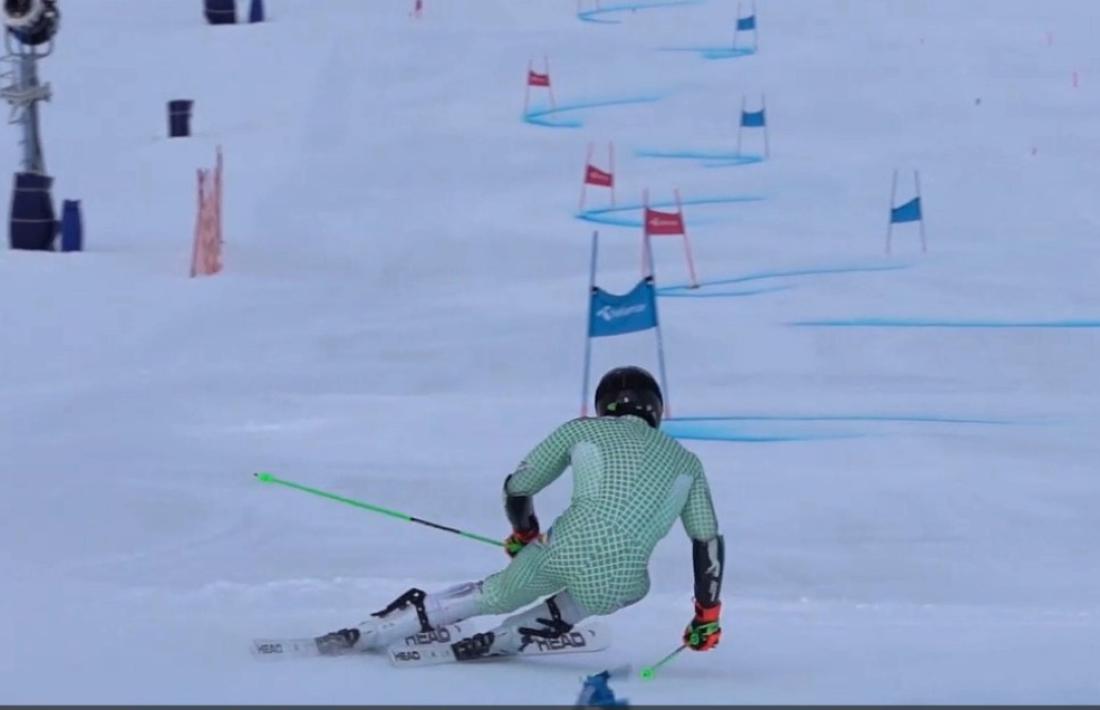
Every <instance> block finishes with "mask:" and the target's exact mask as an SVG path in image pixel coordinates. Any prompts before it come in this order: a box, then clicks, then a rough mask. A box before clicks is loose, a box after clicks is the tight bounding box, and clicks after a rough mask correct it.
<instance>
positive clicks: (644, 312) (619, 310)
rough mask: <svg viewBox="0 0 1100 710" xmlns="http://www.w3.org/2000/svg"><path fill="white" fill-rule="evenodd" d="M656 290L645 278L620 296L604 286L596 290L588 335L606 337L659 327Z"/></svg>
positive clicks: (591, 307)
mask: <svg viewBox="0 0 1100 710" xmlns="http://www.w3.org/2000/svg"><path fill="white" fill-rule="evenodd" d="M656 301H657V295H656V289H655V288H654V286H653V281H652V280H651V279H643V280H642V281H639V282H638V285H637V286H635V287H634V288H632V289H631V290H630V291H629V292H628V293H625V294H622V295H617V294H613V293H608V292H607V291H604V290H603V289H601V288H598V287H597V288H594V289H593V290H592V300H591V305H590V307H589V315H588V335H589V337H591V338H603V337H608V336H612V335H625V334H627V333H637V332H639V331H642V330H649V329H650V328H656V327H657V308H656Z"/></svg>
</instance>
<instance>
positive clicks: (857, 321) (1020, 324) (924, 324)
mask: <svg viewBox="0 0 1100 710" xmlns="http://www.w3.org/2000/svg"><path fill="white" fill-rule="evenodd" d="M787 325H792V326H802V327H822V328H1001V329H1012V328H1019V329H1025V328H1048V329H1055V328H1071V329H1072V328H1100V320H1047V321H1041V320H1033V321H1026V320H1022V321H1006V320H934V319H930V318H929V319H925V318H844V319H827V320H805V321H794V322H792V323H788V324H787Z"/></svg>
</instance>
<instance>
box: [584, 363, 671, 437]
mask: <svg viewBox="0 0 1100 710" xmlns="http://www.w3.org/2000/svg"><path fill="white" fill-rule="evenodd" d="M664 405H665V403H664V399H663V398H662V397H661V387H660V386H659V385H658V384H657V380H655V379H653V375H651V374H649V373H648V372H646V371H645V370H643V369H642V368H640V367H634V366H629V367H616V368H615V369H614V370H611V371H610V372H608V373H607V374H606V375H604V376H603V377H601V378H600V384H599V385H598V386H597V387H596V414H597V415H598V416H601V417H621V416H624V415H627V414H633V415H634V416H637V417H641V418H642V419H645V420H646V421H647V422H649V425H650V426H652V427H653V428H654V429H656V428H657V427H659V426H660V425H661V417H662V416H663V413H664Z"/></svg>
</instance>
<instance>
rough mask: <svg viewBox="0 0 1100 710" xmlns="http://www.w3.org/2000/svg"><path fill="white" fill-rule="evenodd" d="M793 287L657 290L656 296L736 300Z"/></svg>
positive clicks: (788, 289)
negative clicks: (739, 289)
mask: <svg viewBox="0 0 1100 710" xmlns="http://www.w3.org/2000/svg"><path fill="white" fill-rule="evenodd" d="M792 288H794V287H793V286H768V287H765V288H750V289H747V290H745V291H702V290H700V289H689V290H687V291H662V290H661V289H657V295H658V296H660V297H661V298H737V297H738V296H759V295H760V294H762V293H774V292H776V291H790V290H791V289H792Z"/></svg>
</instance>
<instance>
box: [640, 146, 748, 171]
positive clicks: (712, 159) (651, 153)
mask: <svg viewBox="0 0 1100 710" xmlns="http://www.w3.org/2000/svg"><path fill="white" fill-rule="evenodd" d="M634 155H636V156H638V157H639V158H658V159H661V160H697V161H699V162H701V163H702V164H703V167H705V168H730V167H737V166H739V165H755V164H756V163H762V162H764V156H762V155H749V154H746V153H737V152H733V151H726V152H722V151H703V150H637V151H634Z"/></svg>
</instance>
